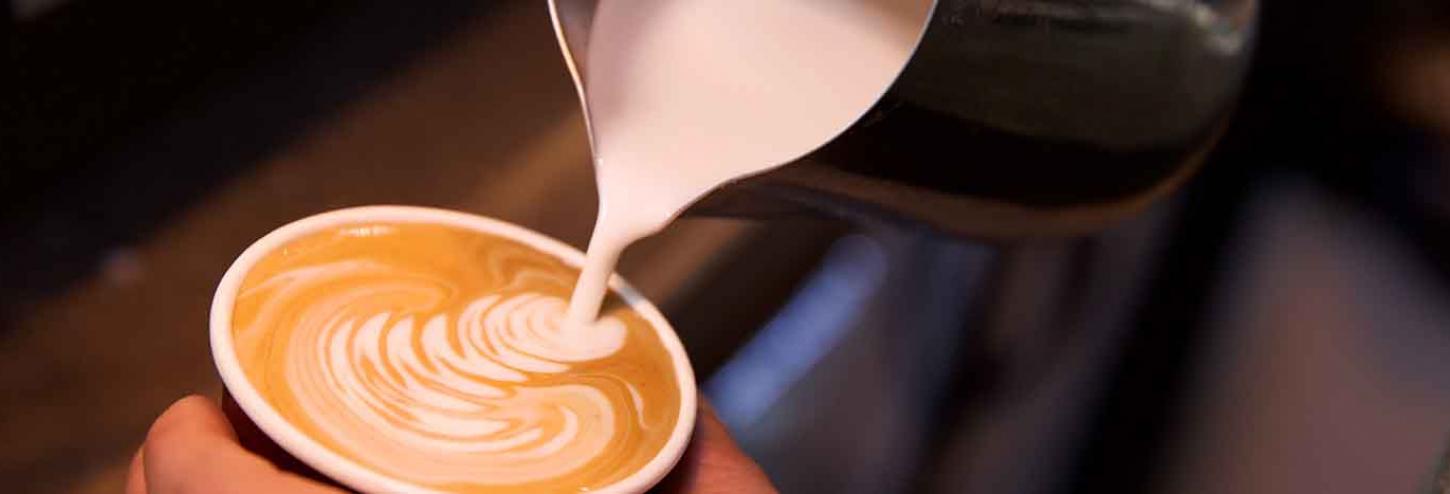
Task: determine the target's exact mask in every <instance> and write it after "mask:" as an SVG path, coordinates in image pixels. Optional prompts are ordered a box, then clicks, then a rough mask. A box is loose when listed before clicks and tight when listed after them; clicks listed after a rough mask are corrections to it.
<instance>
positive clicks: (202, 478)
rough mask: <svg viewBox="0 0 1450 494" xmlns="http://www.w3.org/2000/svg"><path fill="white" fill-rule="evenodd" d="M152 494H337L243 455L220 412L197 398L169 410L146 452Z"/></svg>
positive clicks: (147, 481)
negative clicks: (268, 493)
mask: <svg viewBox="0 0 1450 494" xmlns="http://www.w3.org/2000/svg"><path fill="white" fill-rule="evenodd" d="M141 454H142V460H143V466H142V469H143V470H144V476H145V484H146V488H147V493H148V494H193V493H203V492H205V493H218V494H232V493H236V494H242V493H253V492H275V493H279V494H282V493H285V494H292V493H298V494H302V493H306V494H313V493H319V494H320V493H333V494H335V493H338V492H340V491H337V490H335V489H331V488H328V487H325V486H322V485H320V484H316V483H313V482H309V481H306V480H304V479H302V478H300V477H297V476H295V475H292V474H288V473H286V472H282V471H280V470H278V469H277V468H276V467H274V466H273V465H272V464H271V463H268V462H267V461H266V460H264V459H262V458H261V457H259V456H256V455H253V454H251V453H249V452H247V451H246V450H244V449H242V447H241V445H239V444H238V443H237V438H236V434H235V433H234V432H233V431H232V428H231V425H229V424H228V423H227V421H226V418H225V417H224V416H223V415H222V412H221V410H220V409H218V408H217V407H216V405H214V404H212V403H211V401H209V400H207V399H206V398H203V397H199V396H191V397H187V398H183V399H181V400H180V401H178V402H176V403H175V404H173V405H171V408H168V409H167V410H166V412H164V413H162V414H161V417H160V418H158V419H156V423H155V424H153V425H152V426H151V432H150V433H149V434H148V435H147V436H146V445H145V446H144V447H143V449H142V452H141Z"/></svg>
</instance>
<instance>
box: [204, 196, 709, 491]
mask: <svg viewBox="0 0 1450 494" xmlns="http://www.w3.org/2000/svg"><path fill="white" fill-rule="evenodd" d="M366 221H378V222H391V223H427V224H440V225H445V226H453V227H459V228H464V229H468V230H472V231H477V232H482V233H487V234H493V235H499V236H502V237H505V238H508V239H511V240H515V241H519V242H523V243H525V244H527V245H529V246H530V247H533V248H536V249H538V250H540V251H542V252H543V253H545V254H548V255H550V256H553V257H554V258H557V259H559V260H561V261H563V262H564V263H565V264H568V265H570V266H572V267H575V268H578V267H580V266H582V265H583V262H584V253H583V252H581V251H579V249H576V248H574V247H571V246H569V245H567V244H565V243H563V242H560V241H558V240H556V239H553V238H551V237H548V236H546V235H544V234H541V233H538V232H535V231H533V230H529V229H527V228H524V227H522V226H519V225H515V224H512V223H507V222H504V221H501V220H497V219H493V218H488V217H485V216H480V215H475V214H470V213H464V212H460V211H453V210H447V209H438V208H428V207H418V206H394V205H380V206H360V207H351V208H344V209H336V210H332V211H327V212H323V213H319V214H315V215H312V216H308V217H305V218H302V219H299V220H296V221H293V222H291V223H288V224H286V225H283V226H281V227H279V228H277V229H275V230H272V231H271V232H270V233H268V234H266V235H264V236H263V237H262V238H260V239H258V240H257V241H255V242H253V243H252V244H251V245H250V246H248V247H247V249H246V250H244V251H242V254H241V255H240V256H238V257H237V259H236V260H235V261H233V262H232V265H231V267H229V268H227V271H226V274H224V275H223V276H222V278H221V281H220V282H219V283H218V284H217V290H216V293H215V295H213V297H212V304H211V315H210V331H211V350H212V358H213V360H214V361H215V363H216V367H217V371H218V372H219V373H220V374H221V378H222V383H223V384H224V385H225V386H226V389H227V391H228V393H230V394H231V396H232V398H233V399H234V400H235V401H236V403H237V405H238V406H239V407H240V408H241V409H242V411H243V412H244V413H246V414H247V417H249V418H251V420H252V421H253V422H255V423H256V424H257V427H258V428H259V429H261V430H262V432H263V433H265V434H266V435H267V436H268V437H269V438H271V439H272V440H273V441H275V442H276V443H277V444H278V445H279V446H281V447H282V449H283V450H285V451H287V453H288V454H291V455H292V456H294V457H297V458H298V459H299V460H302V461H303V462H304V463H306V464H307V465H308V466H311V467H312V468H315V469H317V470H318V471H319V472H321V473H323V474H324V475H327V476H328V477H330V478H332V479H333V480H336V481H338V482H340V483H342V484H344V485H346V486H348V487H351V488H353V489H358V490H360V491H363V492H425V493H438V494H444V493H442V492H441V491H437V490H434V489H430V488H427V487H424V486H420V485H415V484H412V483H410V482H407V481H404V480H402V479H397V478H394V477H390V476H387V475H384V474H382V473H380V472H377V471H375V470H373V469H370V468H367V467H365V466H363V465H361V464H359V463H358V462H355V461H353V460H351V459H348V458H347V457H344V456H342V455H340V454H338V453H336V452H334V451H332V450H331V449H328V448H327V447H326V446H323V445H322V444H321V443H320V442H318V441H317V440H315V439H313V438H312V437H311V436H308V435H306V434H304V433H303V432H302V431H301V430H299V429H298V428H297V427H296V426H295V425H293V424H292V423H291V422H288V421H287V420H286V419H284V418H283V417H282V415H281V414H280V413H278V412H277V410H276V409H274V408H273V407H272V405H271V403H269V402H268V401H267V400H266V399H265V398H263V397H262V396H261V393H259V392H258V391H257V389H256V388H255V387H254V386H253V384H252V382H251V381H250V380H249V379H247V377H246V374H245V373H244V372H243V371H242V366H241V361H240V359H239V358H238V357H237V354H236V351H235V349H234V346H233V338H232V324H231V322H232V309H233V306H234V305H235V302H236V295H237V291H238V289H239V288H240V287H241V284H242V281H243V280H244V279H245V278H246V275H247V273H248V272H250V271H251V269H252V267H253V266H254V265H256V263H257V262H258V261H259V260H261V259H262V258H263V257H264V256H265V255H266V254H268V253H271V252H272V251H273V250H275V249H276V248H278V247H280V246H281V245H283V244H285V243H286V242H289V241H291V240H294V239H296V238H298V237H301V236H303V235H306V234H309V233H313V232H317V231H320V230H325V229H327V228H332V227H336V226H339V225H343V224H347V223H357V222H366ZM609 287H610V289H611V290H612V291H613V292H614V293H615V294H617V295H619V296H620V297H621V298H622V299H624V301H625V302H626V303H628V304H629V306H630V307H631V308H633V309H634V310H635V311H636V312H637V313H639V315H640V316H642V317H644V318H645V320H647V321H649V322H650V325H651V327H653V328H654V330H655V333H656V335H657V336H659V338H660V342H661V344H662V345H663V346H664V348H665V350H666V352H668V353H669V355H670V360H671V362H672V364H673V366H674V370H675V379H676V384H677V386H678V387H679V390H680V411H679V416H678V417H677V418H676V422H675V427H674V431H672V432H671V434H670V437H669V439H668V440H667V441H666V442H665V445H664V447H663V448H661V449H660V451H659V453H658V454H656V455H655V457H654V458H653V459H651V460H650V461H649V462H648V463H646V464H645V465H644V466H643V467H641V468H640V469H639V470H637V471H635V472H634V473H632V474H630V475H629V476H628V477H625V478H623V479H620V480H619V481H616V482H614V483H612V484H608V485H606V486H603V487H601V488H599V489H597V490H595V491H593V492H596V493H599V494H625V493H640V492H644V491H645V490H647V489H649V488H650V487H652V486H654V485H655V484H656V483H658V482H659V481H660V480H661V479H663V478H664V477H665V475H666V474H668V473H669V472H670V470H671V469H673V468H674V466H675V464H676V463H678V462H679V460H680V457H681V456H682V455H683V454H684V450H685V446H686V445H687V444H688V443H689V440H690V436H691V435H692V434H693V432H694V426H695V415H696V412H697V410H696V408H697V406H698V404H697V399H698V397H697V394H696V393H697V390H696V385H695V377H694V371H693V370H692V369H691V367H690V362H689V356H688V355H687V354H686V353H685V348H684V345H683V344H681V343H680V339H679V336H678V335H676V334H675V330H674V327H673V326H671V325H670V323H669V321H668V320H666V319H665V317H664V315H663V314H661V313H660V312H659V310H658V309H657V308H655V306H654V304H652V303H650V301H649V300H647V299H645V298H644V296H642V295H640V294H639V292H638V291H636V290H635V289H634V287H632V286H631V285H630V284H629V283H628V282H626V281H625V280H624V279H623V278H622V277H620V276H619V274H617V273H616V274H611V275H610V279H609Z"/></svg>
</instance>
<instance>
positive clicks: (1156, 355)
mask: <svg viewBox="0 0 1450 494" xmlns="http://www.w3.org/2000/svg"><path fill="white" fill-rule="evenodd" d="M23 3H25V4H26V5H35V4H34V3H31V2H23ZM20 4H21V3H19V2H18V3H15V4H12V9H10V10H7V11H5V12H6V17H5V21H4V24H3V26H4V27H3V29H4V31H3V34H4V38H3V39H4V42H3V43H4V44H3V50H4V51H3V53H4V55H3V56H4V58H3V65H0V81H3V82H0V439H3V441H4V446H3V447H0V481H3V482H4V485H6V486H7V487H6V488H4V489H3V490H6V491H7V492H118V491H119V489H120V482H121V479H122V475H123V473H124V467H125V464H126V462H127V461H128V460H129V457H130V454H131V452H132V451H133V450H134V448H135V446H136V445H137V444H138V442H139V441H140V439H141V438H142V437H143V436H144V433H145V430H146V427H147V425H148V424H149V423H150V420H151V419H152V418H154V417H155V415H156V414H157V413H159V412H160V410H162V409H163V408H164V407H165V406H166V405H167V404H168V403H170V402H171V401H172V400H174V399H176V398H177V397H179V396H181V395H183V394H185V393H188V392H201V393H207V394H212V395H216V394H218V393H219V392H220V384H219V382H218V381H217V379H216V378H215V374H214V371H213V370H212V367H211V364H210V357H209V353H208V350H207V347H206V337H205V334H206V326H205V325H206V307H207V304H208V302H209V300H210V295H211V290H212V288H213V287H214V285H215V282H216V280H217V279H218V278H219V277H220V275H221V273H222V271H223V270H224V269H225V268H226V266H227V264H228V263H229V262H230V261H231V259H232V258H233V256H234V255H235V254H237V253H239V252H240V251H241V250H242V248H244V247H245V246H246V245H247V244H248V243H249V242H251V241H252V240H253V239H255V238H257V237H259V236H260V235H262V234H264V233H265V232H267V231H269V230H270V229H272V228H274V227H276V226H278V225H280V224H282V223H285V222H287V221H290V220H292V219H295V218H298V217H301V216H304V215H307V214H311V213H315V212H320V211H323V210H327V209H332V208H336V207H344V206H351V205H361V204H374V203H406V204H421V205H431V206H440V207H448V208H454V209H461V210H466V211H473V212H478V213H480V214H485V215H490V216H495V217H500V218H503V219H506V220H509V221H513V222H517V223H520V224H523V225H525V226H528V227H530V228H534V229H537V230H540V231H543V232H545V233H547V234H550V235H554V236H557V237H559V238H561V239H563V240H565V241H567V242H570V243H572V244H574V245H576V246H582V244H583V242H584V241H585V240H586V238H587V233H588V228H589V226H590V224H591V223H592V221H591V219H592V217H593V216H592V213H593V208H594V200H595V199H594V195H593V194H594V192H593V185H592V176H591V173H592V172H591V170H590V168H589V161H588V149H587V143H586V142H585V140H584V136H583V128H582V122H581V121H580V120H579V116H578V114H577V106H576V102H575V100H574V96H573V92H572V91H573V90H572V88H571V87H570V86H569V80H568V78H567V76H566V74H565V72H564V68H563V65H562V63H560V60H559V57H558V52H557V48H556V47H555V46H554V44H553V43H554V39H553V35H552V33H551V32H550V31H549V25H548V19H547V15H546V11H545V9H544V6H543V4H542V3H536V2H477V1H452V0H449V1H435V2H429V3H427V4H426V5H422V6H420V5H409V4H403V3H399V2H382V1H369V0H335V1H320V2H281V1H254V2H182V1H170V0H147V1H138V2H104V1H95V0H75V1H72V2H68V3H61V4H58V5H56V6H53V7H51V8H49V9H43V10H35V9H31V8H29V7H26V8H23V9H22V8H19V7H18V6H19V5H20ZM1445 5H1446V4H1445V3H1443V2H1428V1H1425V2H1420V1H1412V0H1395V1H1378V2H1376V1H1361V2H1350V1H1345V2H1312V1H1307V0H1280V1H1273V0H1268V1H1265V2H1263V3H1262V4H1261V5H1260V9H1261V10H1260V15H1261V17H1260V19H1261V24H1260V28H1259V35H1258V45H1257V49H1256V50H1257V51H1256V56H1255V60H1254V64H1253V67H1252V69H1251V71H1250V73H1249V76H1248V80H1247V82H1246V85H1245V89H1244V91H1243V95H1242V98H1241V102H1240V104H1239V107H1238V109H1237V110H1236V115H1235V117H1234V118H1233V120H1232V123H1231V125H1230V127H1229V129H1228V130H1227V132H1226V134H1225V136H1224V137H1223V139H1222V141H1221V142H1220V144H1219V146H1218V147H1217V148H1216V150H1215V151H1214V153H1213V154H1212V156H1211V157H1210V158H1209V161H1208V163H1207V165H1206V166H1205V167H1204V169H1203V171H1202V172H1201V173H1200V175H1199V176H1198V177H1197V178H1196V179H1195V180H1194V181H1193V182H1191V183H1190V184H1189V185H1188V186H1187V187H1186V188H1185V189H1184V190H1182V191H1180V192H1179V193H1178V194H1176V195H1175V196H1174V197H1172V198H1170V199H1168V200H1165V201H1162V202H1161V203H1159V204H1157V205H1155V206H1154V207H1152V208H1151V209H1150V210H1149V211H1147V212H1145V213H1144V214H1142V215H1140V216H1138V217H1135V218H1131V219H1128V220H1126V221H1123V222H1121V223H1119V224H1117V225H1115V226H1113V227H1111V228H1109V229H1107V230H1106V231H1103V232H1100V233H1097V234H1094V235H1090V236H1086V237H1073V238H1052V239H1037V240H1032V241H1019V242H1009V243H1003V242H997V241H994V240H993V239H978V238H948V237H944V236H940V235H937V234H933V233H931V232H929V231H924V230H920V229H915V228H911V227H900V226H880V225H868V224H850V223H845V222H840V221H835V220H831V219H828V218H817V219H801V218H793V219H788V220H785V219H782V220H775V221H742V220H732V219H706V218H688V219H685V220H682V221H680V222H678V223H677V224H676V225H674V226H672V227H671V228H670V229H669V230H668V231H666V232H665V233H664V234H662V235H660V236H658V237H656V238H653V239H650V240H649V241H648V242H647V243H645V244H642V245H640V246H638V247H637V248H635V249H633V250H632V251H631V252H630V253H629V254H628V255H627V257H626V259H625V264H624V266H623V267H622V269H621V270H622V272H623V273H624V274H625V276H626V277H628V278H630V279H631V280H632V281H634V282H635V283H636V284H637V285H639V286H640V287H641V288H642V289H643V290H644V291H645V293H646V294H647V295H648V296H649V297H650V298H652V299H653V300H655V301H657V302H658V303H659V304H660V305H661V306H662V308H663V309H664V310H665V312H666V313H667V315H668V316H669V317H670V319H671V320H672V321H673V322H674V324H675V325H676V327H677V328H678V329H679V331H680V333H681V336H682V338H683V339H684V340H685V342H686V345H687V346H688V347H689V349H690V351H691V355H692V358H693V360H694V363H695V365H696V367H697V371H698V374H699V376H700V377H701V380H702V384H703V385H704V387H705V389H706V390H707V391H709V392H710V393H711V396H712V399H713V400H714V401H715V402H716V404H717V405H718V406H719V407H720V408H721V411H722V415H724V417H725V419H726V420H727V421H728V422H730V423H731V425H732V426H733V427H734V429H735V431H736V433H737V435H738V436H739V439H741V441H742V443H744V445H745V446H746V447H747V449H748V450H749V451H750V452H751V453H752V454H754V455H755V456H756V457H757V458H758V459H760V460H761V462H762V463H763V464H764V466H765V467H766V469H767V471H768V472H770V473H771V475H772V477H773V478H774V479H775V480H776V482H777V483H778V484H779V485H780V487H781V488H782V490H783V491H785V492H863V493H878V492H971V493H976V492H983V493H986V492H991V493H1027V492H1034V493H1036V492H1042V493H1046V492H1264V493H1269V492H1276V493H1277V492H1356V493H1358V492H1439V490H1440V489H1444V488H1445V484H1444V482H1446V481H1445V480H1443V479H1441V480H1440V482H1441V483H1440V484H1437V483H1436V482H1437V480H1436V479H1437V473H1436V472H1437V468H1438V466H1439V465H1440V464H1441V463H1442V460H1441V458H1443V456H1444V455H1445V453H1446V449H1447V444H1450V284H1447V283H1450V261H1447V259H1450V256H1447V254H1450V200H1447V199H1446V198H1447V197H1450V159H1447V149H1450V147H1447V140H1450V75H1447V74H1450V17H1447V12H1446V11H1447V8H1446V7H1445ZM961 152H962V153H963V154H964V155H970V153H971V150H970V149H963V150H962V151H961ZM762 252H768V253H769V254H770V255H760V253H762Z"/></svg>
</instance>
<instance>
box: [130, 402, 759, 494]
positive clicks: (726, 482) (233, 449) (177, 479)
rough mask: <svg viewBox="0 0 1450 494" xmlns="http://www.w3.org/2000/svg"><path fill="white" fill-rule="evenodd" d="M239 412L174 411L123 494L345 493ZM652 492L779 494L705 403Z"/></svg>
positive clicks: (199, 407)
mask: <svg viewBox="0 0 1450 494" xmlns="http://www.w3.org/2000/svg"><path fill="white" fill-rule="evenodd" d="M228 405H231V404H230V403H228ZM234 410H235V409H234V408H233V407H230V406H229V407H228V411H232V412H233V413H231V414H230V415H231V416H232V418H233V420H232V421H228V420H227V415H228V414H225V413H223V411H222V410H221V409H220V408H218V407H217V406H216V405H215V404H214V403H212V402H211V401H210V400H208V399H206V398H204V397H201V396H188V397H186V398H183V399H181V400H180V401H177V402H176V403H175V404H173V405H171V407H170V408H168V409H166V411H165V412H163V413H162V414H161V416H160V417H159V418H157V419H156V422H155V423H154V424H152V425H151V431H150V432H149V433H148V434H147V435H146V443H145V444H143V445H142V446H141V450H140V451H138V452H137V453H136V456H135V457H134V458H133V459H132V461H131V471H130V476H129V478H128V479H127V481H126V494H194V493H208V494H210V493H217V494H230V493H238V494H241V493H249V494H250V493H255V492H267V493H275V494H342V493H344V492H346V491H345V490H343V489H342V488H341V487H338V486H336V485H335V484H331V483H329V482H327V481H326V480H325V479H323V478H322V477H321V476H319V475H317V474H316V473H315V472H311V471H309V470H307V469H306V467H305V466H302V465H301V464H300V463H299V462H297V461H296V460H295V459H291V458H288V457H285V456H283V455H282V453H281V449H280V448H277V447H276V445H275V444H271V443H270V442H269V441H266V440H265V436H263V435H261V434H260V432H258V431H256V429H255V427H256V426H254V425H252V424H251V423H250V422H246V421H245V417H244V416H242V415H241V414H240V413H238V412H235V411H234ZM234 423H235V424H236V426H235V427H234V426H233V424H234ZM239 434H240V435H239ZM244 445H246V446H245V447H244ZM259 453H261V454H259ZM268 458H272V459H273V460H268ZM279 465H280V467H279ZM653 492H658V493H661V494H717V493H731V494H737V493H738V494H772V493H775V492H776V490H775V488H774V487H771V485H770V481H769V480H768V479H767V478H766V476H765V474H764V473H763V472H761V470H760V467H759V466H758V465H756V464H755V462H754V461H752V460H751V459H750V458H749V457H748V456H746V455H745V453H744V452H742V451H740V448H739V447H738V446H736V445H735V441H734V440H733V439H731V438H730V434H729V432H727V431H726V430H725V426H724V425H723V424H721V423H720V421H719V419H716V418H715V414H714V412H713V411H712V410H711V409H710V407H709V405H708V404H706V403H704V401H703V400H701V407H700V415H699V420H698V421H697V422H696V424H695V434H694V437H693V438H692V439H691V441H690V446H689V448H688V449H687V450H686V451H685V456H684V457H683V458H681V459H680V463H679V465H677V466H676V467H675V469H674V471H672V472H671V473H670V475H669V477H666V478H665V480H664V481H663V482H662V483H661V484H660V486H659V487H657V488H656V489H655V490H654V491H653Z"/></svg>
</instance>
